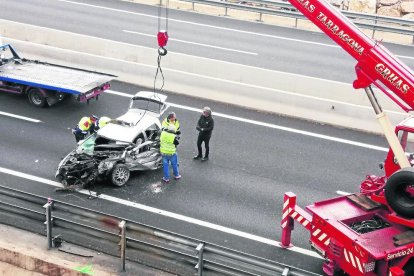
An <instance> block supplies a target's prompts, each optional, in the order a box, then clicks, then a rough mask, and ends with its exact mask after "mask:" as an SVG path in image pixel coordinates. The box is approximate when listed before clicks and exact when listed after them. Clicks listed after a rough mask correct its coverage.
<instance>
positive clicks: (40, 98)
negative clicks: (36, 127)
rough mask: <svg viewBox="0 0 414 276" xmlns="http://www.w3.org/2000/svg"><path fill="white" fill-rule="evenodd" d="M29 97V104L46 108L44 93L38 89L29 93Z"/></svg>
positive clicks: (33, 89)
mask: <svg viewBox="0 0 414 276" xmlns="http://www.w3.org/2000/svg"><path fill="white" fill-rule="evenodd" d="M27 97H28V98H29V102H30V103H31V104H32V105H34V106H37V107H45V106H46V98H45V96H44V95H43V93H42V91H41V90H40V89H37V88H32V89H30V90H29V92H28V93H27Z"/></svg>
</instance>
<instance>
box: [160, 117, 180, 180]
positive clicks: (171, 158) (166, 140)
mask: <svg viewBox="0 0 414 276" xmlns="http://www.w3.org/2000/svg"><path fill="white" fill-rule="evenodd" d="M175 129H176V128H175V126H174V125H173V124H169V125H168V128H164V129H163V130H162V132H161V137H160V144H161V145H160V152H161V155H162V164H163V169H164V176H163V178H162V180H163V181H164V182H165V183H168V182H170V163H171V166H172V169H173V174H174V179H176V180H178V179H180V178H181V175H180V173H179V171H178V157H177V145H178V144H179V141H178V139H179V138H178V136H177V135H176V133H175Z"/></svg>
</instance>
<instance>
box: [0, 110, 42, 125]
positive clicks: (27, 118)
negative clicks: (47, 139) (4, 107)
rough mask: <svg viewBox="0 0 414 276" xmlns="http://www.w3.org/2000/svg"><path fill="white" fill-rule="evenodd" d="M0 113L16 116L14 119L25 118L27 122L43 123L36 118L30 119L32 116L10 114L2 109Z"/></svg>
mask: <svg viewBox="0 0 414 276" xmlns="http://www.w3.org/2000/svg"><path fill="white" fill-rule="evenodd" d="M0 115H3V116H7V117H12V118H16V119H20V120H25V121H29V122H33V123H43V122H42V121H40V120H37V119H32V118H29V117H24V116H20V115H16V114H12V113H7V112H2V111H0Z"/></svg>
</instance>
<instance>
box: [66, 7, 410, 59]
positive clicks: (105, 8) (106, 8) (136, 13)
mask: <svg viewBox="0 0 414 276" xmlns="http://www.w3.org/2000/svg"><path fill="white" fill-rule="evenodd" d="M58 1H60V2H66V3H70V4H75V5H81V6H87V7H94V8H99V9H104V10H109V11H116V12H121V13H127V14H133V15H139V16H146V17H151V18H157V19H158V16H155V15H149V14H144V13H138V12H131V11H126V10H120V9H114V8H108V7H103V6H97V5H91V4H86V3H79V2H75V1H69V0H58ZM168 20H169V21H174V22H180V23H185V24H190V25H195V26H202V27H208V28H213V29H219V30H225V31H230V32H237V33H243V34H249V35H255V36H262V37H269V38H273V39H280V40H287V41H295V42H299V43H304V44H311V45H318V46H324V47H331V48H341V47H340V46H338V45H334V44H326V43H320V42H313V41H307V40H301V39H295V38H289V37H283V36H275V35H269V34H262V33H255V32H248V31H242V30H238V29H232V28H226V27H218V26H214V25H208V24H201V23H195V22H191V21H185V20H178V19H172V18H169V19H168ZM396 56H397V57H399V58H405V59H414V57H409V56H399V55H396Z"/></svg>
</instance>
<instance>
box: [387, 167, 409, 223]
mask: <svg viewBox="0 0 414 276" xmlns="http://www.w3.org/2000/svg"><path fill="white" fill-rule="evenodd" d="M385 198H386V199H387V202H388V204H389V205H390V206H391V208H392V209H393V210H394V211H395V212H396V213H397V214H399V215H400V216H403V217H406V218H414V168H404V169H401V170H399V171H397V172H395V173H394V174H393V175H391V177H390V178H389V179H388V180H387V183H386V185H385Z"/></svg>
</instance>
